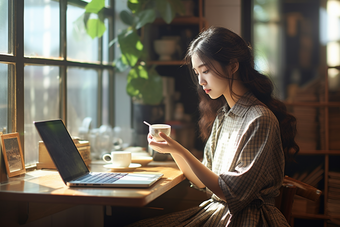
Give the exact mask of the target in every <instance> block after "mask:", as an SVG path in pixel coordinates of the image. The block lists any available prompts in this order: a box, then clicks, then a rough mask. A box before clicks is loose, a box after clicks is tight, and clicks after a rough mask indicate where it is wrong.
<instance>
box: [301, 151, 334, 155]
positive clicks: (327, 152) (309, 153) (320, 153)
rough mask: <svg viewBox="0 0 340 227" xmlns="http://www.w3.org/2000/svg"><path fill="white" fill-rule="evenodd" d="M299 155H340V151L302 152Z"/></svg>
mask: <svg viewBox="0 0 340 227" xmlns="http://www.w3.org/2000/svg"><path fill="white" fill-rule="evenodd" d="M298 155H340V150H300V151H299V153H298Z"/></svg>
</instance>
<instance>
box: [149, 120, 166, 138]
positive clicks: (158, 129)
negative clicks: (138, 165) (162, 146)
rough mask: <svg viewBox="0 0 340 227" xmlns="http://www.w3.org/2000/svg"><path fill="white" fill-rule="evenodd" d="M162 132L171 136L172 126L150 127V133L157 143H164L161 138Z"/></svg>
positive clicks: (155, 125) (157, 125) (154, 125)
mask: <svg viewBox="0 0 340 227" xmlns="http://www.w3.org/2000/svg"><path fill="white" fill-rule="evenodd" d="M160 132H163V133H164V134H165V135H167V136H170V133H171V126H170V125H167V124H153V125H151V126H150V127H149V133H150V134H151V135H152V137H153V138H154V139H155V140H156V141H157V142H161V141H164V139H163V138H162V137H160V136H159V133H160Z"/></svg>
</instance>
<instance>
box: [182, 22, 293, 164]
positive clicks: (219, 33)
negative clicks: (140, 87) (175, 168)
mask: <svg viewBox="0 0 340 227" xmlns="http://www.w3.org/2000/svg"><path fill="white" fill-rule="evenodd" d="M194 54H197V55H198V57H199V58H200V59H201V60H202V61H203V62H204V63H205V64H207V66H208V68H209V69H210V70H213V71H214V72H215V73H216V74H217V75H218V76H221V77H224V78H226V75H225V73H223V72H218V71H217V70H216V69H215V68H214V66H213V64H212V61H216V62H218V63H219V64H220V65H221V66H222V68H225V66H227V65H229V64H230V63H231V61H234V60H237V61H238V62H239V69H238V80H241V81H242V82H243V84H244V85H245V87H246V88H247V89H248V90H249V91H251V92H252V93H253V94H254V95H255V97H256V98H257V99H259V100H260V101H261V102H262V103H264V104H265V105H266V106H267V107H268V108H269V109H270V110H271V111H272V112H273V113H274V115H275V116H276V118H277V119H278V121H279V124H280V130H281V140H282V146H283V150H284V152H285V156H286V159H287V160H291V159H292V158H293V156H294V155H295V154H296V153H297V152H298V151H299V146H298V145H297V144H296V142H295V136H296V119H295V117H294V116H292V115H290V114H289V113H287V109H286V106H285V105H284V103H282V102H281V101H279V100H278V99H276V98H274V97H273V90H274V86H273V83H272V82H271V80H270V79H269V78H268V77H267V76H265V75H263V74H261V73H259V72H258V71H257V70H255V69H254V60H253V56H252V53H251V49H250V48H249V47H248V45H247V43H246V42H245V41H244V40H243V39H242V38H241V37H240V36H238V35H237V34H235V33H233V32H232V31H230V30H228V29H226V28H222V27H210V28H209V29H207V30H205V31H203V32H202V33H201V34H200V35H199V36H198V37H197V38H196V39H195V40H193V41H192V42H191V44H190V46H189V48H188V51H187V55H186V57H185V59H186V63H187V64H188V66H189V67H190V68H189V70H190V71H191V73H192V77H193V80H194V81H196V84H197V92H198V95H199V100H200V102H199V110H200V120H199V123H198V124H199V128H200V136H201V138H202V139H203V140H207V139H208V137H209V135H210V133H211V129H212V125H213V122H214V119H215V118H216V115H217V111H218V110H219V109H220V108H221V107H222V106H223V105H225V104H226V100H225V98H224V97H223V96H221V97H219V98H218V99H211V98H210V97H209V96H208V95H206V94H205V93H204V91H203V89H202V87H201V86H200V85H199V83H198V80H197V76H195V75H194V72H193V70H192V62H191V58H192V56H193V55H194ZM230 76H231V78H230ZM234 79H235V75H229V80H228V81H229V83H230V84H229V85H230V86H229V88H230V94H232V97H235V96H236V94H235V93H234V92H233V91H232V90H231V88H232V84H233V81H234Z"/></svg>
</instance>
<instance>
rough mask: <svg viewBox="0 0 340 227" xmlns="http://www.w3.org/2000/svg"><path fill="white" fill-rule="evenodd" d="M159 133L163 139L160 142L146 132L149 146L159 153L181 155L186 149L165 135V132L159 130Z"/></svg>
mask: <svg viewBox="0 0 340 227" xmlns="http://www.w3.org/2000/svg"><path fill="white" fill-rule="evenodd" d="M159 135H160V136H161V137H162V138H163V139H164V141H162V142H157V141H156V140H154V139H153V137H152V135H151V134H148V142H149V145H150V147H151V148H152V149H153V150H155V151H157V152H159V153H170V154H178V155H181V154H182V153H183V152H186V151H187V150H186V149H185V148H184V147H183V146H182V145H181V144H179V143H178V142H177V141H175V140H173V139H172V138H171V137H169V136H167V135H166V134H165V133H163V132H160V133H159Z"/></svg>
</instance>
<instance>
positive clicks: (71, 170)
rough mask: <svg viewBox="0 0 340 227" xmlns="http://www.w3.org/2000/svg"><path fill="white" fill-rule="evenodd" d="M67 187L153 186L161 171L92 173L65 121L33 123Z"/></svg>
mask: <svg viewBox="0 0 340 227" xmlns="http://www.w3.org/2000/svg"><path fill="white" fill-rule="evenodd" d="M33 123H34V125H35V127H36V129H37V131H38V133H39V135H40V137H41V139H42V140H43V141H44V144H45V146H46V149H47V151H48V153H49V154H50V156H51V158H52V160H53V162H54V164H55V166H56V168H57V170H58V172H59V174H60V176H61V178H62V179H63V181H64V183H65V184H66V185H67V186H70V187H71V186H79V187H80V186H85V187H129V188H131V187H132V188H133V187H137V188H138V187H139V188H140V187H150V186H151V185H152V184H154V183H155V182H156V181H158V180H159V179H160V178H161V177H162V176H163V174H162V173H146V172H143V173H131V172H130V173H118V172H90V171H89V169H88V168H87V166H86V165H85V162H84V161H83V158H82V157H81V155H80V154H79V152H78V149H77V147H76V145H75V144H74V142H73V140H72V138H71V136H70V134H69V132H68V131H67V129H66V127H65V125H64V123H63V121H62V120H60V119H58V120H49V121H35V122H33Z"/></svg>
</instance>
